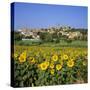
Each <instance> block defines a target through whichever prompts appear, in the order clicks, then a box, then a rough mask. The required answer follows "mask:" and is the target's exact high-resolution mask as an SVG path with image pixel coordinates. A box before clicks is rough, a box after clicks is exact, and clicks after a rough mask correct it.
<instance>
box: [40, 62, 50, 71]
mask: <svg viewBox="0 0 90 90" xmlns="http://www.w3.org/2000/svg"><path fill="white" fill-rule="evenodd" d="M47 68H48V65H47V63H46V62H43V63H41V64H40V69H41V70H46V69H47Z"/></svg>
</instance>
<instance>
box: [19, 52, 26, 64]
mask: <svg viewBox="0 0 90 90" xmlns="http://www.w3.org/2000/svg"><path fill="white" fill-rule="evenodd" d="M19 61H20V63H22V62H25V61H26V51H24V52H23V53H21V54H20V56H19Z"/></svg>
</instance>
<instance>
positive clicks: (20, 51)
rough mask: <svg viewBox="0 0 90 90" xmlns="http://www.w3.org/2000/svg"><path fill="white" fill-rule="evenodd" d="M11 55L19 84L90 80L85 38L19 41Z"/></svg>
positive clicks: (51, 83) (52, 83) (45, 84)
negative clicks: (22, 43)
mask: <svg viewBox="0 0 90 90" xmlns="http://www.w3.org/2000/svg"><path fill="white" fill-rule="evenodd" d="M26 42H28V41H26ZM77 42H78V43H77ZM24 43H25V42H24ZM75 43H76V44H75ZM12 56H13V57H12V58H14V59H13V60H14V71H15V74H14V82H15V86H16V87H23V86H25V87H27V86H47V85H61V84H78V83H87V43H86V42H85V41H81V42H79V41H76V42H72V44H67V43H66V44H65V42H63V43H62V44H61V43H57V44H52V43H43V44H40V45H31V46H30V45H27V46H26V45H19V44H17V45H15V46H14V55H12Z"/></svg>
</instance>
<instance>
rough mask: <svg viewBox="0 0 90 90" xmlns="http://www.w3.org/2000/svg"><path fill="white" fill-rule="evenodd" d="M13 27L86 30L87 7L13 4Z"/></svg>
mask: <svg viewBox="0 0 90 90" xmlns="http://www.w3.org/2000/svg"><path fill="white" fill-rule="evenodd" d="M14 7H15V14H14V17H15V18H14V26H15V29H19V28H47V27H49V26H56V25H58V24H60V25H61V26H62V25H63V26H65V25H68V26H71V27H74V28H88V26H87V12H88V9H87V7H84V6H65V5H47V4H33V3H15V4H14Z"/></svg>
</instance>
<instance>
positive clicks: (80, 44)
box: [15, 40, 88, 47]
mask: <svg viewBox="0 0 90 90" xmlns="http://www.w3.org/2000/svg"><path fill="white" fill-rule="evenodd" d="M15 45H25V46H37V45H39V46H44V47H87V45H88V43H87V41H80V40H74V41H72V42H71V43H68V42H66V41H60V42H59V43H55V42H43V43H42V42H41V41H36V40H35V41H31V40H25V41H22V40H21V41H15Z"/></svg>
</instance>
